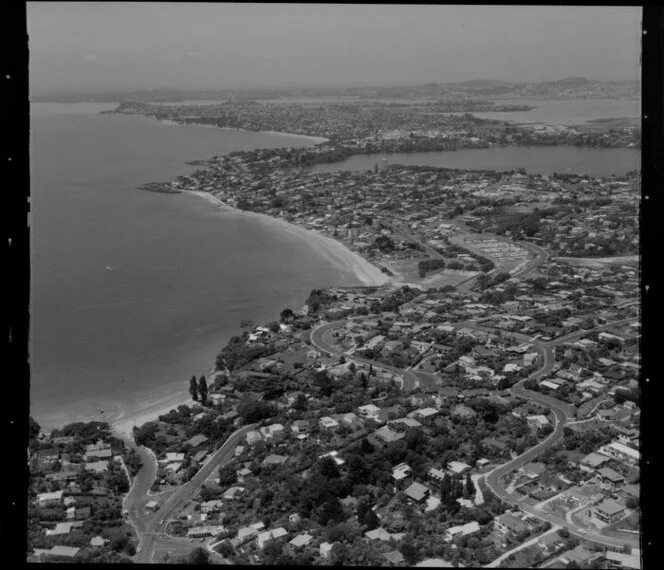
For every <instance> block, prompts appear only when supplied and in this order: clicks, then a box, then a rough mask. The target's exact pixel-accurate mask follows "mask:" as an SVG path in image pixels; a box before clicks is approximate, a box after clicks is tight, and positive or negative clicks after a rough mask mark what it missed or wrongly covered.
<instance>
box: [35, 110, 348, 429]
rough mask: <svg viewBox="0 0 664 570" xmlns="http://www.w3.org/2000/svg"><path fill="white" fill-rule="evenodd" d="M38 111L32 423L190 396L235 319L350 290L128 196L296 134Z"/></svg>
mask: <svg viewBox="0 0 664 570" xmlns="http://www.w3.org/2000/svg"><path fill="white" fill-rule="evenodd" d="M112 107H113V105H110V106H104V105H101V106H100V105H92V104H77V105H66V104H35V105H33V108H32V117H31V193H32V195H31V209H32V212H31V216H30V225H31V305H30V314H31V322H30V367H31V386H30V395H31V413H32V414H33V415H34V416H35V417H36V418H37V419H38V421H40V423H42V425H44V426H47V427H58V426H61V425H63V423H64V422H66V421H75V420H76V421H78V420H82V419H91V417H93V416H94V417H95V419H100V418H101V417H102V416H100V415H99V414H100V413H101V412H98V411H97V409H98V408H100V409H103V410H104V411H105V414H106V415H105V416H104V417H105V418H107V419H108V418H109V416H110V415H111V414H116V415H117V414H121V413H122V414H127V413H131V411H132V410H135V409H140V407H141V406H143V405H144V404H145V402H146V401H149V400H151V399H154V398H156V397H163V396H164V395H165V394H168V393H174V392H177V391H179V390H181V391H184V390H185V389H186V384H185V381H186V379H187V378H189V377H190V376H191V375H192V374H196V375H200V374H203V373H205V372H207V370H209V368H210V367H211V366H212V365H213V364H214V358H215V356H216V354H217V353H218V352H219V350H220V349H221V347H222V346H223V345H224V344H225V343H226V342H227V340H228V339H229V338H230V337H231V336H232V335H234V334H238V333H239V332H240V326H239V325H240V322H241V321H242V320H243V319H249V318H251V319H254V321H256V322H257V323H258V322H264V321H267V320H273V319H276V318H277V317H278V315H279V312H280V311H281V309H283V308H284V307H287V306H288V307H291V308H293V309H296V308H299V307H300V306H301V305H302V303H303V302H304V300H305V299H306V296H307V295H308V293H309V291H310V290H311V289H313V288H317V287H326V286H333V285H342V284H350V285H355V284H359V283H360V282H359V281H358V279H357V278H356V276H355V275H354V274H353V273H352V272H351V271H350V270H349V269H348V268H346V267H341V266H340V264H339V263H334V260H333V259H331V258H330V257H329V256H324V255H321V254H320V252H319V251H318V250H317V249H316V248H315V247H314V245H313V243H309V242H308V241H307V240H304V239H302V238H301V237H298V236H297V235H295V234H292V233H290V232H286V231H280V230H279V228H278V227H277V226H275V225H274V224H270V223H269V222H268V221H266V220H264V219H261V218H258V217H252V216H246V215H239V216H238V215H235V214H233V213H231V212H228V211H222V210H220V209H219V207H218V206H215V205H213V204H210V203H209V202H208V201H206V200H203V199H201V198H199V197H197V196H193V195H189V194H157V193H151V192H142V191H138V190H136V187H137V186H139V185H140V184H143V183H145V182H151V181H166V180H170V179H172V178H173V177H175V176H178V175H181V174H185V173H187V172H191V171H193V170H194V169H195V168H194V167H190V166H186V165H185V162H186V161H188V160H192V159H200V158H207V157H210V156H212V155H215V154H225V153H228V152H230V151H233V150H249V149H254V148H270V147H281V146H289V145H292V146H295V145H303V144H310V142H311V141H310V139H307V138H306V137H296V136H289V135H269V134H264V133H249V132H242V131H228V130H222V129H210V128H198V127H184V126H170V125H165V124H161V123H159V122H157V121H154V120H151V119H147V118H144V117H136V116H131V117H129V116H120V115H118V116H109V115H99V114H98V112H99V111H100V110H104V109H106V108H112Z"/></svg>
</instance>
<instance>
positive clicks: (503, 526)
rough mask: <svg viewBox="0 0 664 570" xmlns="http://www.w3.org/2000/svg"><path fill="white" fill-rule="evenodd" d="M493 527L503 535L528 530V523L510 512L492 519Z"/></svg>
mask: <svg viewBox="0 0 664 570" xmlns="http://www.w3.org/2000/svg"><path fill="white" fill-rule="evenodd" d="M494 523H495V528H496V530H498V531H499V532H501V533H502V534H504V535H506V536H507V535H510V534H518V533H520V532H524V531H527V530H528V525H526V523H525V522H523V521H522V520H521V519H520V518H518V517H516V516H514V515H513V514H512V513H505V514H503V515H500V516H499V517H496V518H495V519H494Z"/></svg>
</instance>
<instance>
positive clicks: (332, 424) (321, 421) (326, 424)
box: [318, 416, 339, 430]
mask: <svg viewBox="0 0 664 570" xmlns="http://www.w3.org/2000/svg"><path fill="white" fill-rule="evenodd" d="M318 425H319V426H320V427H321V429H324V430H329V429H335V428H337V427H339V422H338V421H337V420H335V419H334V418H331V417H330V416H323V417H322V418H318Z"/></svg>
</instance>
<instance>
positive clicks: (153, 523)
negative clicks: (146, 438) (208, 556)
mask: <svg viewBox="0 0 664 570" xmlns="http://www.w3.org/2000/svg"><path fill="white" fill-rule="evenodd" d="M254 428H255V424H250V425H246V426H243V427H242V428H240V429H238V430H236V431H235V432H233V433H232V434H231V435H230V436H229V437H228V439H227V440H226V441H225V442H224V443H223V445H221V446H220V447H219V449H217V450H216V451H215V452H214V453H213V454H212V455H210V456H209V457H208V459H207V460H206V462H205V463H204V464H203V466H202V467H201V468H200V469H199V471H198V473H196V475H194V476H193V477H192V478H191V479H190V480H189V481H188V482H187V483H185V484H184V485H182V486H181V487H179V488H178V489H177V490H176V491H175V492H173V493H168V494H165V495H164V496H166V497H167V498H166V499H165V500H163V497H162V500H163V502H162V504H161V505H160V507H159V510H158V511H157V512H155V513H147V512H146V511H145V505H146V504H147V502H148V501H150V500H152V499H154V498H155V497H154V496H151V495H149V490H150V488H151V487H152V485H153V483H154V481H155V478H156V474H157V465H156V461H155V460H154V455H152V454H151V452H149V451H148V450H146V449H145V448H144V447H139V448H137V451H138V452H139V453H140V455H141V459H142V461H143V467H142V468H141V470H140V471H139V472H138V474H137V475H136V477H135V478H134V481H133V483H132V486H131V489H130V490H129V493H128V494H127V497H126V498H125V509H127V511H128V516H129V521H130V523H131V524H132V525H133V527H134V528H135V529H136V532H137V533H138V536H139V544H138V548H137V550H136V556H135V559H134V561H135V562H138V563H149V562H153V556H154V552H155V549H157V548H160V549H163V548H165V547H167V546H172V547H173V548H176V549H177V548H182V547H183V546H184V545H185V543H186V539H182V538H175V537H169V536H168V535H167V534H166V526H167V525H168V522H169V521H170V520H171V519H172V518H174V517H175V516H176V515H177V513H179V512H180V511H181V510H182V508H183V507H184V506H185V505H186V504H187V502H189V501H190V500H191V499H192V497H194V495H196V493H198V492H199V490H200V488H201V487H202V486H203V484H204V483H205V482H206V481H207V480H208V479H209V478H210V477H212V476H213V474H214V473H215V472H216V471H217V470H218V469H219V467H220V466H221V465H224V464H226V463H228V462H229V461H230V460H231V459H232V458H233V456H234V454H235V446H236V445H238V444H239V442H240V441H242V439H243V438H244V437H245V436H246V434H247V433H248V432H249V431H251V430H252V429H254Z"/></svg>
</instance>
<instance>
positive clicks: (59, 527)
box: [46, 522, 74, 536]
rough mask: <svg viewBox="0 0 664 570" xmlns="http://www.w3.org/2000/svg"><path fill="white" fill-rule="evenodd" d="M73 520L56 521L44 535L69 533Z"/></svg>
mask: <svg viewBox="0 0 664 570" xmlns="http://www.w3.org/2000/svg"><path fill="white" fill-rule="evenodd" d="M73 524H74V523H73V522H59V523H56V525H55V528H53V529H49V530H47V531H46V536H57V535H60V534H69V533H70V532H71V529H72V526H73Z"/></svg>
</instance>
